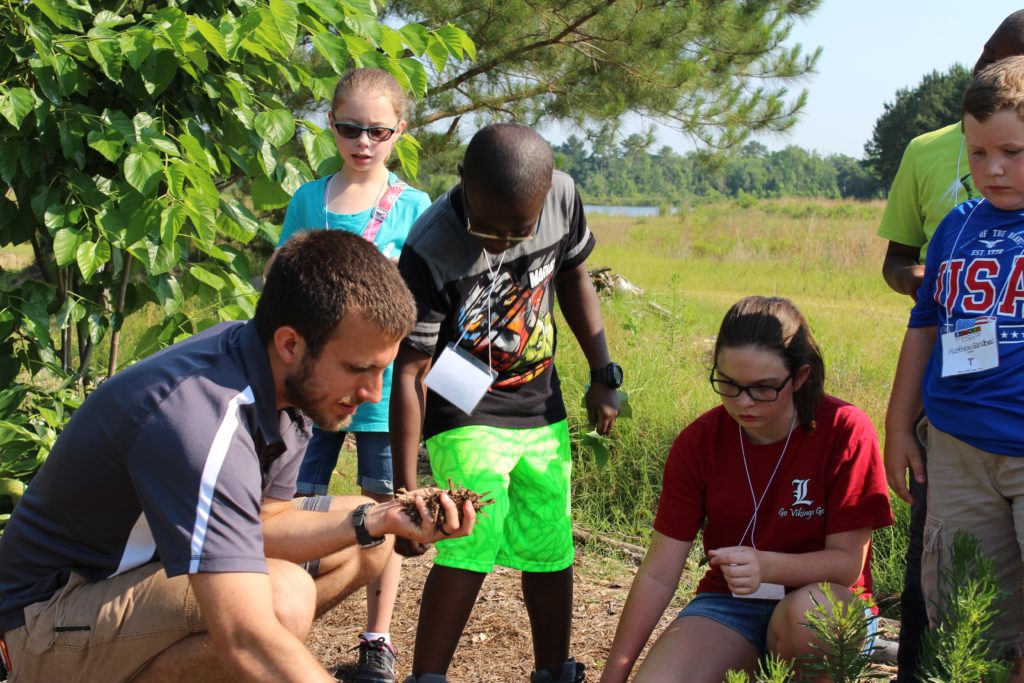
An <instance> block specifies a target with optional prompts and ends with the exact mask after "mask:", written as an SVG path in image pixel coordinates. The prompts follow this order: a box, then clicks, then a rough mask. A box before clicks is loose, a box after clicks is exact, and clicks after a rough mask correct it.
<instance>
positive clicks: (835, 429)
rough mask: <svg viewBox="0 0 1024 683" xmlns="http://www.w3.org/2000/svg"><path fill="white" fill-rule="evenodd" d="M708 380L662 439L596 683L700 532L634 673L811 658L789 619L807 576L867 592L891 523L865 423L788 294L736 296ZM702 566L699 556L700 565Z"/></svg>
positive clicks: (693, 672)
mask: <svg viewBox="0 0 1024 683" xmlns="http://www.w3.org/2000/svg"><path fill="white" fill-rule="evenodd" d="M710 380H711V386H712V388H713V389H714V390H715V392H716V393H718V394H719V395H720V397H721V401H722V403H721V405H720V406H718V407H716V408H714V409H712V410H710V411H708V412H707V413H705V414H704V415H702V416H700V417H699V418H697V419H696V420H695V421H694V422H693V423H692V424H690V425H689V426H688V427H687V428H686V429H684V430H683V431H682V432H681V433H680V434H679V436H678V437H677V438H676V440H675V443H674V444H673V446H672V450H671V452H670V453H669V456H668V460H667V462H666V464H665V476H664V480H663V483H662V492H661V498H660V500H659V502H658V513H657V516H656V518H655V522H654V529H655V532H654V537H653V539H652V542H651V547H650V549H649V550H648V551H647V557H646V558H645V559H644V562H643V565H642V566H641V567H640V570H639V572H638V573H637V576H636V579H635V580H634V581H633V585H632V587H631V588H630V591H629V597H628V598H627V600H626V606H625V608H624V610H623V613H622V618H621V620H620V621H619V626H618V629H617V631H616V633H615V640H614V641H613V643H612V648H611V653H610V654H609V656H608V660H607V664H606V665H605V668H604V671H603V673H602V676H601V681H602V683H624V682H625V681H626V679H627V677H628V676H629V673H630V671H631V670H632V668H633V664H634V663H635V661H636V659H637V657H638V656H639V654H640V652H641V650H643V647H644V645H645V644H646V643H647V640H648V638H649V637H650V634H651V632H652V631H653V629H654V626H655V625H656V624H657V623H658V620H659V619H660V618H661V615H662V613H663V612H664V610H665V608H666V607H667V606H668V604H669V601H670V600H671V599H672V596H673V594H674V593H675V590H676V587H677V585H678V583H679V577H680V575H681V574H682V571H683V568H684V567H685V565H686V558H687V556H688V555H689V553H690V548H691V546H692V545H693V541H694V539H695V538H696V536H697V533H698V532H699V531H700V530H701V528H702V527H703V529H704V532H703V543H704V547H705V548H706V549H707V558H708V560H709V564H710V570H709V571H708V572H707V574H706V575H705V576H704V577H703V579H702V580H701V582H700V584H699V586H698V588H697V595H696V597H694V599H693V600H692V601H691V602H690V603H689V604H688V605H687V606H686V608H685V609H684V610H683V611H682V612H681V613H680V615H679V617H678V618H677V619H676V620H675V621H674V622H673V623H672V624H671V625H670V626H669V627H668V628H667V629H666V630H665V632H664V633H662V634H661V636H660V637H659V638H658V640H657V641H656V642H655V643H654V645H653V647H652V648H651V651H650V653H649V654H648V656H647V658H646V659H645V660H644V662H643V663H642V665H641V667H640V670H639V671H638V673H637V676H636V678H635V679H634V681H637V682H641V683H650V682H652V681H655V682H660V681H675V680H679V675H680V672H683V671H685V672H686V675H685V678H686V680H687V681H688V682H690V683H700V682H702V681H707V682H714V683H718V682H719V681H722V680H724V679H725V674H726V672H727V671H728V670H730V669H735V670H744V671H747V672H749V673H751V674H753V672H754V670H755V668H756V665H757V661H758V658H759V657H761V656H762V655H764V654H766V653H769V652H771V653H775V654H777V655H779V656H781V657H784V658H787V659H794V658H796V657H798V656H800V655H802V654H805V653H814V652H815V650H814V649H813V647H812V642H813V635H812V633H811V632H810V631H809V630H808V629H807V627H806V626H804V625H803V624H804V623H805V622H806V621H807V618H806V616H805V614H806V612H807V611H808V610H810V609H813V607H814V602H813V601H814V600H816V601H817V602H819V603H823V604H824V603H827V601H826V599H825V597H824V596H823V594H822V591H821V589H820V588H819V584H821V583H828V584H830V587H831V590H832V594H833V595H834V596H836V598H838V599H839V600H844V601H851V600H855V599H857V597H856V594H857V591H860V592H861V594H862V595H869V594H870V592H871V574H870V547H871V532H872V530H873V529H878V528H881V527H884V526H888V525H889V524H892V512H891V509H890V507H889V493H888V488H887V486H886V483H885V473H884V470H883V468H882V461H881V456H880V453H879V448H878V435H877V433H876V431H875V428H874V426H873V425H872V424H871V421H870V420H869V419H868V417H867V415H865V414H864V413H863V412H862V411H861V410H860V409H858V408H856V407H854V406H852V405H850V404H848V403H844V402H843V401H840V400H839V399H836V398H833V397H831V396H827V395H825V393H824V381H825V365H824V361H823V360H822V355H821V350H820V349H819V348H818V344H817V342H816V341H815V340H814V337H813V336H812V334H811V331H810V328H809V327H808V325H807V321H806V319H805V318H804V317H803V315H802V314H801V313H800V311H798V310H797V309H796V307H795V306H794V305H793V304H792V302H790V301H789V300H787V299H782V298H778V297H771V298H769V297H759V296H755V297H747V298H745V299H743V300H741V301H740V302H738V303H737V304H735V305H734V306H733V307H732V308H731V309H730V310H729V312H728V313H727V314H726V316H725V319H724V320H723V321H722V326H721V329H720V330H719V333H718V339H717V341H716V344H715V354H714V366H713V367H712V369H711V376H710ZM702 564H703V563H702Z"/></svg>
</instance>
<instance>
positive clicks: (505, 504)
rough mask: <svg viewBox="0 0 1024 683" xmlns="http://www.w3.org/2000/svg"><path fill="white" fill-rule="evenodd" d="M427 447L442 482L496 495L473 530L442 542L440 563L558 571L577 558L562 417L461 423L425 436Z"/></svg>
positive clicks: (436, 476) (485, 568)
mask: <svg viewBox="0 0 1024 683" xmlns="http://www.w3.org/2000/svg"><path fill="white" fill-rule="evenodd" d="M427 451H428V452H429V454H430V469H431V470H432V472H433V474H434V480H435V481H436V482H437V483H438V485H439V486H445V485H447V482H448V480H449V479H451V480H452V482H453V483H454V484H455V485H456V486H465V487H466V488H470V489H473V490H474V491H479V492H481V493H483V492H484V491H490V495H489V496H487V497H488V498H493V499H494V500H495V504H494V505H488V506H487V507H485V508H484V510H483V511H484V512H485V513H486V516H479V517H477V521H476V526H475V527H474V528H473V533H471V534H470V535H469V536H465V537H463V538H453V539H451V540H444V541H440V542H438V543H437V557H436V558H435V559H434V562H435V563H437V564H439V565H441V566H444V567H454V568H456V569H468V570H470V571H475V572H489V571H491V570H492V569H494V565H495V564H500V565H502V566H504V567H510V568H512V569H519V570H521V571H527V572H556V571H561V570H562V569H565V568H566V567H568V566H570V565H571V564H572V561H573V557H574V552H575V551H574V549H573V544H572V519H571V509H570V507H571V504H570V500H569V476H570V474H571V472H572V460H571V459H570V456H569V428H568V425H567V424H566V422H565V420H562V421H561V422H558V423H556V424H553V425H549V426H547V427H535V428H533V429H502V428H499V427H483V426H469V427H458V428H456V429H452V430H449V431H447V432H442V433H441V434H438V435H436V436H433V437H431V438H430V439H428V440H427Z"/></svg>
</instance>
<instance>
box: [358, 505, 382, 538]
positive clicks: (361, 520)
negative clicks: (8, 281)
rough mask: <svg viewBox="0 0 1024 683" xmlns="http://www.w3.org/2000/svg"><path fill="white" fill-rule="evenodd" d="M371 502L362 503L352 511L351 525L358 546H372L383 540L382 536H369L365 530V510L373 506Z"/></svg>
mask: <svg viewBox="0 0 1024 683" xmlns="http://www.w3.org/2000/svg"><path fill="white" fill-rule="evenodd" d="M373 505H374V504H373V503H363V504H362V505H360V506H359V507H357V508H356V509H355V512H353V513H352V526H354V527H355V529H356V540H357V541H359V547H360V548H373V547H376V546H378V545H380V544H381V543H383V542H384V537H383V536H371V535H370V532H369V531H367V530H366V511H367V510H369V509H370V508H372V507H373Z"/></svg>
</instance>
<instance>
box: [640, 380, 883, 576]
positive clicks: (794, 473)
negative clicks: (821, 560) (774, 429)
mask: <svg viewBox="0 0 1024 683" xmlns="http://www.w3.org/2000/svg"><path fill="white" fill-rule="evenodd" d="M815 424H816V427H815V429H814V431H813V432H812V433H811V434H808V433H807V432H806V431H805V430H804V429H803V428H801V427H800V426H799V425H798V426H797V427H796V429H795V430H794V431H793V435H792V438H791V439H790V442H789V447H788V448H787V449H786V453H785V456H784V457H783V458H782V461H781V463H779V456H780V455H781V454H782V447H783V444H784V443H785V440H783V441H779V442H777V443H772V444H762V445H758V444H753V443H750V441H749V439H747V438H746V437H745V436H744V437H743V448H744V450H745V451H746V461H747V467H749V470H750V483H748V481H747V474H746V471H745V469H744V466H743V457H742V454H741V451H740V442H739V427H738V425H737V423H736V421H735V420H733V419H732V418H731V417H730V416H729V414H728V413H727V412H726V411H725V409H724V408H723V407H721V406H719V407H717V408H715V409H713V410H710V411H708V412H706V413H704V414H703V415H701V416H700V417H699V418H697V419H696V420H695V421H694V422H693V423H692V424H691V425H690V426H688V427H687V428H686V429H684V430H683V431H682V432H681V433H680V434H679V436H678V437H676V440H675V443H673V444H672V451H671V452H670V453H669V456H668V461H667V462H666V463H665V477H664V481H663V484H662V490H661V498H660V499H659V501H658V514H657V517H656V518H655V520H654V528H655V529H656V530H657V531H658V532H659V533H661V534H664V535H665V536H669V537H670V538H674V539H676V540H679V541H693V540H694V538H695V537H696V536H697V532H698V531H700V529H701V526H702V525H703V524H704V522H705V520H706V521H707V527H706V528H705V529H704V547H705V548H711V549H714V548H722V547H727V546H734V545H745V546H753V547H756V548H758V549H760V550H770V551H775V552H783V553H806V552H813V551H816V550H821V549H823V548H824V547H825V536H826V535H828V534H836V533H841V532H844V531H852V530H854V529H860V528H862V527H871V528H872V529H880V528H882V527H885V526H888V525H890V524H892V523H893V519H892V509H891V508H890V507H889V489H888V486H887V485H886V482H885V470H884V468H883V467H882V458H881V453H880V452H879V448H878V434H877V432H876V431H875V428H874V425H872V424H871V420H869V419H868V416H867V415H865V414H864V413H863V412H862V411H861V410H860V409H859V408H857V407H855V406H852V405H850V404H849V403H844V402H843V401H840V400H839V399H836V398H833V397H831V396H826V397H825V398H824V399H823V400H822V402H821V405H820V406H819V407H818V412H817V415H816V416H815ZM776 463H779V467H778V471H777V472H776V473H775V477H774V479H772V472H773V471H774V470H775V467H776ZM769 480H771V486H770V488H769V490H768V491H767V492H765V487H766V486H767V485H768V482H769ZM751 486H752V487H753V490H754V493H755V494H756V496H757V498H758V499H759V500H760V499H761V496H762V494H764V499H763V501H762V502H761V505H760V507H759V509H758V513H757V520H756V528H755V527H754V526H753V525H750V521H751V518H752V517H753V515H754V500H753V496H752V495H751V491H750V489H751ZM748 526H750V528H751V529H754V538H753V542H752V541H751V532H750V531H747V534H746V538H743V539H742V543H741V538H742V537H743V535H744V531H745V530H747V529H748ZM870 565H871V553H870V551H869V552H868V558H867V562H866V563H865V565H864V570H863V571H862V573H861V576H860V578H859V579H858V580H857V583H855V584H854V586H855V587H857V586H863V588H864V590H865V592H866V593H870V592H871V589H872V583H871V568H870ZM789 588H797V586H790V587H789ZM697 592H698V593H728V592H729V587H728V584H727V583H726V581H725V577H723V576H722V571H721V569H719V568H718V567H712V568H711V570H710V571H708V573H707V574H706V575H705V576H704V578H703V579H702V580H701V582H700V584H699V585H698V587H697Z"/></svg>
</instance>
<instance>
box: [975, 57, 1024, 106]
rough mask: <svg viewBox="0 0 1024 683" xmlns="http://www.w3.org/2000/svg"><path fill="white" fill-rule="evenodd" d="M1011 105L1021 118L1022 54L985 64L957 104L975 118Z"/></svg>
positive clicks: (1023, 94)
mask: <svg viewBox="0 0 1024 683" xmlns="http://www.w3.org/2000/svg"><path fill="white" fill-rule="evenodd" d="M1004 109H1012V110H1013V111H1014V112H1016V114H1017V118H1019V119H1021V120H1022V121H1024V56H1016V57H1007V58H1006V59H1001V60H999V61H998V62H996V63H995V64H992V65H991V66H988V67H986V68H985V69H984V70H983V71H981V72H980V73H979V74H978V75H976V76H975V77H974V80H973V81H971V85H970V86H968V88H967V92H965V93H964V99H963V104H962V105H961V107H960V113H961V115H962V116H967V115H968V114H970V115H971V116H973V117H974V118H975V119H977V120H978V121H985V120H986V119H987V118H988V117H990V116H992V115H993V114H995V113H996V112H1000V111H1003V110H1004Z"/></svg>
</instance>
